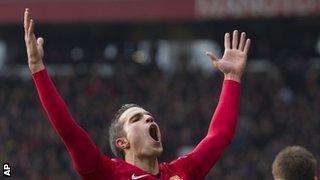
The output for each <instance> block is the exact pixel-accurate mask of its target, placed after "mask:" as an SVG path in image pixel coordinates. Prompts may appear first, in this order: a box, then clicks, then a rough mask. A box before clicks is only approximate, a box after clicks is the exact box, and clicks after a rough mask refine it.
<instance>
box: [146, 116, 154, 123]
mask: <svg viewBox="0 0 320 180" xmlns="http://www.w3.org/2000/svg"><path fill="white" fill-rule="evenodd" d="M153 121H154V119H153V118H152V117H147V119H146V123H152V122H153Z"/></svg>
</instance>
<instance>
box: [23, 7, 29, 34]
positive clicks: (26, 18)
mask: <svg viewBox="0 0 320 180" xmlns="http://www.w3.org/2000/svg"><path fill="white" fill-rule="evenodd" d="M29 24H30V13H29V9H28V8H26V9H25V11H24V32H25V33H27V32H28V29H29Z"/></svg>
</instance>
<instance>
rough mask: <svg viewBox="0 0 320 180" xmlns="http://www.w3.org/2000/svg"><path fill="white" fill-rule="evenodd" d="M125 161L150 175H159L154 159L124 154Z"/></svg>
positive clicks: (156, 162)
mask: <svg viewBox="0 0 320 180" xmlns="http://www.w3.org/2000/svg"><path fill="white" fill-rule="evenodd" d="M125 161H126V162H127V163H129V164H132V165H134V166H137V167H138V168H140V169H142V170H144V171H146V172H148V173H150V174H153V175H156V174H158V173H159V164H158V159H157V158H156V157H137V156H135V155H130V154H126V156H125Z"/></svg>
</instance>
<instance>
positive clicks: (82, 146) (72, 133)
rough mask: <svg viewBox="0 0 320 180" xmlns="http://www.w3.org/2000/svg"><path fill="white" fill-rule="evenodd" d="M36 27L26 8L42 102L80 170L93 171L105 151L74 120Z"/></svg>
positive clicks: (27, 36)
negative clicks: (48, 68)
mask: <svg viewBox="0 0 320 180" xmlns="http://www.w3.org/2000/svg"><path fill="white" fill-rule="evenodd" d="M34 26H35V25H34V21H33V20H32V19H31V18H30V11H29V9H26V10H25V13H24V30H25V43H26V48H27V54H28V65H29V69H30V71H31V73H32V77H33V80H34V83H35V85H36V89H37V92H38V95H39V98H40V101H41V104H42V106H43V108H44V109H45V111H46V113H47V115H48V117H49V120H50V123H51V124H52V126H53V127H54V129H55V130H56V132H57V133H58V134H59V136H60V137H61V138H62V140H63V142H64V144H65V145H66V147H67V150H68V152H69V154H70V156H71V158H72V161H73V164H74V167H75V168H76V170H77V171H78V172H79V173H80V174H87V173H92V172H94V171H95V170H96V169H97V166H98V165H99V164H100V163H99V161H102V154H101V153H100V151H99V150H98V149H97V147H96V145H95V144H94V142H93V141H92V140H91V139H90V137H89V135H88V134H87V133H86V132H85V131H84V130H83V129H82V128H81V127H80V126H79V125H78V124H77V123H76V122H75V121H74V119H73V118H72V116H71V114H70V113H69V110H68V108H67V106H66V104H65V102H64V101H63V99H62V98H61V97H60V95H59V93H58V91H57V90H56V88H55V86H54V84H53V82H52V81H51V79H50V77H49V75H48V73H47V71H46V69H45V66H44V63H43V60H42V59H43V54H44V51H43V43H44V40H43V39H42V38H38V39H36V37H35V34H34ZM110 163H111V161H110ZM110 170H111V167H110Z"/></svg>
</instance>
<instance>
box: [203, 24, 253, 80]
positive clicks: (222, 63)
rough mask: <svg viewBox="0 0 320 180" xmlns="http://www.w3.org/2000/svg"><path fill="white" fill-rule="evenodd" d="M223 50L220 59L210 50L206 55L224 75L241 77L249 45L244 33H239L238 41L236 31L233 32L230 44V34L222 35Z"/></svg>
mask: <svg viewBox="0 0 320 180" xmlns="http://www.w3.org/2000/svg"><path fill="white" fill-rule="evenodd" d="M224 47H225V51H224V54H223V56H222V58H221V59H218V58H217V56H216V55H214V54H213V53H211V52H207V55H208V56H209V57H210V58H211V60H212V62H213V64H214V66H216V67H217V68H218V69H219V70H220V71H221V72H223V73H224V74H225V75H233V76H239V77H241V75H242V73H243V71H244V68H245V66H246V62H247V55H248V51H249V47H250V39H246V34H245V33H244V32H243V33H241V37H240V41H239V37H238V31H237V30H235V31H234V32H233V37H232V44H231V39H230V34H229V33H226V34H225V37H224Z"/></svg>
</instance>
